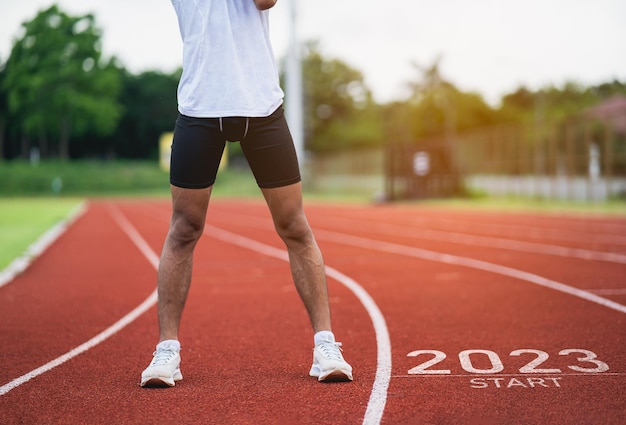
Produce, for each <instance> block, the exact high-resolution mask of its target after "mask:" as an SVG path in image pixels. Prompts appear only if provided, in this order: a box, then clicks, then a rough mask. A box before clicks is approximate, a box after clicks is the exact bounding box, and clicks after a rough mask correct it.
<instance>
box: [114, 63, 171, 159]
mask: <svg viewBox="0 0 626 425" xmlns="http://www.w3.org/2000/svg"><path fill="white" fill-rule="evenodd" d="M181 73H182V70H180V69H179V70H177V71H175V72H174V73H172V74H163V73H160V72H156V71H147V72H143V73H141V74H139V75H132V74H130V73H128V72H125V73H124V74H123V77H122V82H123V84H122V87H123V88H122V93H121V96H122V99H123V100H124V104H125V106H126V108H125V110H124V115H123V116H122V119H121V120H120V122H119V125H118V129H117V131H116V133H115V135H114V137H115V140H114V141H113V143H114V149H115V153H116V154H117V155H119V156H122V157H125V158H148V157H152V158H156V157H157V156H158V140H159V137H160V136H161V134H162V133H164V132H168V131H173V129H174V123H175V121H176V117H177V115H178V110H177V108H176V88H177V86H178V80H179V79H180V75H181Z"/></svg>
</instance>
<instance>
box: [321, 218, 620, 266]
mask: <svg viewBox="0 0 626 425" xmlns="http://www.w3.org/2000/svg"><path fill="white" fill-rule="evenodd" d="M332 221H333V223H334V224H336V223H338V222H340V221H344V222H346V223H347V224H350V225H353V224H354V220H350V219H347V218H339V219H338V218H333V219H332ZM368 229H370V230H374V231H377V232H379V233H384V234H386V235H389V236H402V237H414V238H419V239H427V240H434V241H446V242H451V243H456V244H464V245H480V246H486V247H488V248H500V249H507V250H510V251H522V252H530V253H533V254H547V255H554V256H560V257H572V258H581V259H583V260H595V261H607V262H613V263H619V264H626V255H624V254H617V253H613V252H602V251H594V250H589V249H584V248H570V247H565V246H560V245H553V244H545V243H539V242H526V241H518V240H513V239H506V238H496V237H491V236H477V235H470V234H466V233H459V232H452V231H446V230H431V229H418V228H414V227H409V228H407V227H406V226H398V225H395V224H381V223H371V225H368Z"/></svg>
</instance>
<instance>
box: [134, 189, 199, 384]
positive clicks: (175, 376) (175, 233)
mask: <svg viewBox="0 0 626 425" xmlns="http://www.w3.org/2000/svg"><path fill="white" fill-rule="evenodd" d="M210 196H211V188H210V187H209V188H207V189H182V188H178V187H175V186H172V218H171V221H170V228H169V231H168V233H167V237H166V238H165V243H164V245H163V251H162V253H161V260H160V262H159V270H158V277H157V285H158V295H159V297H158V304H157V306H158V318H159V341H160V342H159V344H158V345H157V349H156V351H155V353H154V357H153V359H152V362H151V363H150V365H149V366H148V367H147V368H146V369H145V370H144V371H143V373H142V374H141V386H161V385H168V386H174V384H175V381H179V380H181V379H183V375H182V374H181V372H180V354H179V353H180V343H179V342H178V330H179V327H180V318H181V315H182V312H183V308H184V306H185V301H186V299H187V294H188V293H189V287H190V285H191V270H192V263H193V251H194V248H195V246H196V244H197V242H198V240H199V239H200V236H202V231H203V230H204V223H205V219H206V211H207V207H208V204H209V198H210Z"/></svg>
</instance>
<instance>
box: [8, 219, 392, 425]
mask: <svg viewBox="0 0 626 425" xmlns="http://www.w3.org/2000/svg"><path fill="white" fill-rule="evenodd" d="M110 213H111V215H112V216H113V218H114V220H115V221H116V223H117V224H118V225H119V226H120V228H122V230H123V231H124V233H126V235H128V237H129V238H130V239H131V240H132V241H133V243H134V244H135V246H137V248H138V249H139V250H140V251H141V253H142V254H143V255H144V256H145V257H146V259H147V260H148V261H149V262H150V264H152V266H153V267H154V268H155V269H156V268H158V264H159V257H158V256H157V255H156V254H155V253H154V251H153V250H152V249H151V248H150V246H149V245H148V243H147V242H146V241H145V240H144V239H143V238H142V237H141V235H140V234H139V233H138V232H137V230H136V229H135V228H134V227H133V226H132V224H130V222H129V221H128V220H127V219H126V218H125V217H124V216H123V215H122V213H121V212H120V211H119V210H118V209H117V208H115V207H111V208H110ZM207 228H210V229H211V233H210V234H209V233H207ZM205 234H207V235H209V236H212V237H215V238H216V239H220V240H222V241H224V242H228V243H231V244H235V245H238V246H241V247H244V248H248V249H251V250H254V251H257V252H259V253H261V254H265V255H268V256H272V257H275V258H278V259H280V260H283V261H289V257H288V254H287V252H286V251H284V250H281V249H277V248H274V247H272V246H269V245H265V244H263V243H260V242H257V241H254V240H252V239H249V238H246V237H243V236H240V235H237V234H234V233H230V232H227V231H225V230H222V229H219V228H216V227H213V226H210V225H209V226H207V227H206V228H205ZM326 274H327V275H328V276H329V277H332V278H334V279H336V280H337V281H339V282H340V283H342V284H343V285H344V286H346V287H347V288H348V289H349V290H350V291H352V292H353V293H354V295H355V296H356V297H357V298H358V299H359V300H360V301H361V303H362V304H363V306H364V307H365V309H366V310H367V312H368V314H369V315H370V318H371V320H372V323H373V325H374V329H375V332H376V341H377V346H378V350H377V353H378V360H377V362H378V364H377V368H376V378H375V380H374V385H373V388H372V392H371V394H370V400H369V402H368V405H367V410H366V412H365V416H364V418H363V424H367V425H369V424H379V423H380V421H381V419H382V416H383V412H384V409H385V404H386V401H387V389H388V387H389V381H390V379H391V343H390V339H389V332H388V330H387V324H386V322H385V318H384V316H383V315H382V313H381V312H380V309H379V308H378V306H377V305H376V303H375V302H374V300H373V299H372V298H371V297H370V295H369V294H368V293H367V291H365V290H364V289H363V288H362V287H361V286H360V285H359V284H358V283H356V282H355V281H354V280H353V279H351V278H349V277H348V276H346V275H344V274H342V273H340V272H339V271H337V270H335V269H333V268H331V267H328V266H326ZM156 302H157V291H156V289H155V290H154V291H153V292H152V293H151V294H150V295H149V296H148V298H146V299H145V300H144V301H143V302H142V303H141V304H140V305H139V306H137V307H136V308H135V309H133V310H132V311H131V312H130V313H128V314H127V315H126V316H124V317H122V318H121V319H120V320H118V321H117V322H116V323H114V324H113V325H112V326H110V327H109V328H107V329H105V330H104V331H103V332H101V333H99V334H98V335H96V336H95V337H93V338H91V339H90V340H89V341H87V342H85V343H83V344H81V345H79V346H78V347H76V348H74V349H72V350H70V351H68V352H67V353H65V354H63V355H62V356H60V357H57V358H56V359H54V360H52V361H50V362H48V363H46V364H45V365H43V366H40V367H38V368H37V369H34V370H32V371H30V372H28V373H26V374H24V375H22V376H20V377H19V378H16V379H14V380H12V381H11V382H9V383H7V384H5V385H3V386H2V387H0V396H2V395H4V394H6V393H8V392H9V391H11V390H13V389H15V388H17V387H19V386H20V385H22V384H24V383H25V382H28V381H30V380H31V379H33V378H35V377H37V376H39V375H42V374H44V373H46V372H48V371H50V370H52V369H54V368H55V367H57V366H60V365H62V364H63V363H65V362H67V361H68V360H71V359H72V358H74V357H76V356H78V355H79V354H82V353H84V352H86V351H88V350H90V349H91V348H93V347H95V346H96V345H98V344H100V343H101V342H103V341H105V340H106V339H108V338H109V337H111V336H113V335H114V334H116V333H117V332H119V331H120V330H121V329H123V328H124V327H125V326H127V325H128V324H130V323H132V322H133V321H134V320H136V319H137V318H138V317H139V316H141V315H142V314H143V313H145V312H146V311H147V310H149V309H150V308H152V307H153V306H154V305H155V304H156Z"/></svg>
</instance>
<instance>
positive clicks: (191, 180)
mask: <svg viewBox="0 0 626 425" xmlns="http://www.w3.org/2000/svg"><path fill="white" fill-rule="evenodd" d="M225 143H226V141H225V139H224V136H223V135H222V134H221V132H220V128H219V121H218V120H217V119H215V118H193V117H188V116H185V115H179V116H178V118H177V119H176V128H175V129H174V140H173V142H172V156H171V161H170V183H171V184H172V185H173V186H177V187H182V188H187V189H200V188H207V187H210V186H212V185H213V183H215V178H216V176H217V169H218V167H219V164H220V161H221V158H222V153H223V152H224V145H225Z"/></svg>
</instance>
